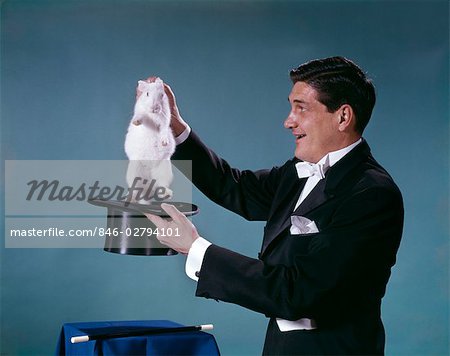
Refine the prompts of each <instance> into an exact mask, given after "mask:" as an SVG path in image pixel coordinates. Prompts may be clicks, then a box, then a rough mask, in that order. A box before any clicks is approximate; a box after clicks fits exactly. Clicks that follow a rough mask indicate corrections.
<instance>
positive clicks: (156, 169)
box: [125, 78, 175, 204]
mask: <svg viewBox="0 0 450 356" xmlns="http://www.w3.org/2000/svg"><path fill="white" fill-rule="evenodd" d="M138 90H139V91H141V92H142V94H141V95H140V96H139V98H138V99H137V100H136V104H135V106H134V115H133V118H132V119H131V122H130V124H129V126H128V132H127V135H126V138H125V153H126V154H127V156H128V159H129V160H130V162H129V163H128V170H127V183H128V186H129V187H131V186H133V182H134V181H135V180H136V182H135V183H134V188H142V189H143V192H144V194H146V196H151V195H153V193H154V192H155V189H156V188H159V189H161V188H163V189H164V190H165V194H163V195H165V196H166V197H168V198H170V197H172V190H170V189H169V186H170V184H171V183H172V180H173V173H172V165H171V163H170V157H171V156H172V154H173V153H174V152H175V139H174V136H173V132H172V129H171V128H170V107H169V99H168V98H167V95H166V93H165V92H164V83H163V81H162V80H161V79H159V78H157V79H156V81H155V82H152V83H148V82H145V81H142V80H140V81H139V82H138ZM144 180H146V181H144ZM153 180H154V184H153V185H152V181H153ZM148 189H152V193H150V192H148ZM147 193H149V194H147ZM141 197H142V195H141ZM133 201H135V202H138V203H141V204H150V201H149V200H143V199H139V198H138V197H136V196H133Z"/></svg>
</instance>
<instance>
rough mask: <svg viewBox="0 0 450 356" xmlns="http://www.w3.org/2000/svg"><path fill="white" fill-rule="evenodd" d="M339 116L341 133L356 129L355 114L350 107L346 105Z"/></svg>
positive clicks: (340, 110) (341, 108) (339, 112)
mask: <svg viewBox="0 0 450 356" xmlns="http://www.w3.org/2000/svg"><path fill="white" fill-rule="evenodd" d="M336 113H337V115H338V125H339V126H338V129H339V131H346V130H348V129H350V128H352V127H353V128H354V127H355V124H356V121H355V120H356V119H355V113H354V112H353V109H352V107H351V106H350V105H348V104H344V105H342V106H341V107H340V108H339V109H338V110H337V111H336Z"/></svg>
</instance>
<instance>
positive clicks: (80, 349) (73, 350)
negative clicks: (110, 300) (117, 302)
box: [56, 320, 220, 356]
mask: <svg viewBox="0 0 450 356" xmlns="http://www.w3.org/2000/svg"><path fill="white" fill-rule="evenodd" d="M179 326H184V325H181V324H178V323H175V322H173V321H168V320H140V321H108V322H83V323H66V324H64V325H63V327H62V329H61V334H60V336H59V339H58V345H57V349H56V355H83V356H86V355H220V353H219V349H218V347H217V343H216V340H215V339H214V336H213V335H211V334H208V333H206V332H203V331H192V332H179V333H167V334H157V335H146V336H133V337H125V338H116V339H106V340H92V341H88V342H83V343H78V344H72V343H71V342H70V338H71V337H73V336H80V335H86V334H88V335H89V334H96V333H109V332H119V331H129V330H133V329H139V328H143V327H146V328H149V327H151V328H153V327H154V328H170V327H179Z"/></svg>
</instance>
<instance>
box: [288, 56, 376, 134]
mask: <svg viewBox="0 0 450 356" xmlns="http://www.w3.org/2000/svg"><path fill="white" fill-rule="evenodd" d="M290 77H291V80H292V82H293V83H294V84H295V83H297V82H305V83H306V84H308V85H310V86H311V87H312V88H314V89H315V90H316V91H317V94H318V98H317V100H318V101H319V102H321V103H322V104H323V105H325V106H326V107H327V109H328V111H329V112H335V111H336V110H337V109H339V108H340V107H341V106H342V105H344V104H348V105H350V106H351V107H352V109H353V111H354V113H355V117H356V125H355V129H356V131H358V132H359V133H360V134H362V132H363V131H364V128H365V127H366V125H367V123H368V122H369V119H370V115H371V114H372V109H373V107H374V105H375V100H376V99H375V87H374V86H373V84H372V81H371V80H370V79H369V78H367V77H366V75H365V74H364V72H363V71H362V70H361V68H359V67H358V66H357V65H356V64H355V63H353V62H352V61H350V60H348V59H346V58H344V57H330V58H324V59H316V60H313V61H310V62H307V63H305V64H302V65H301V66H300V67H298V68H297V69H293V70H291V72H290Z"/></svg>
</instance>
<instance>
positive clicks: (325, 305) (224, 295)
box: [196, 187, 403, 320]
mask: <svg viewBox="0 0 450 356" xmlns="http://www.w3.org/2000/svg"><path fill="white" fill-rule="evenodd" d="M402 226H403V203H402V199H401V195H400V193H399V192H398V191H396V190H395V189H391V188H390V187H388V188H383V187H375V188H372V189H364V190H362V191H360V192H358V193H356V194H354V195H352V196H351V197H349V198H348V199H346V200H345V201H344V202H343V203H342V204H341V205H340V207H339V208H338V209H337V210H336V211H335V213H334V215H333V219H332V222H331V223H330V225H329V226H328V227H326V228H324V229H323V231H321V232H319V233H317V234H316V235H315V236H314V237H312V239H311V243H310V245H309V248H308V251H307V253H303V254H297V255H296V256H295V259H294V264H293V265H292V266H291V267H287V266H285V265H281V264H279V265H269V264H267V263H265V262H263V261H261V260H256V259H252V258H249V257H246V256H242V255H240V254H237V253H235V252H232V251H229V250H226V249H224V248H221V247H218V246H216V245H212V246H210V247H209V248H208V250H207V251H206V255H205V259H204V261H203V265H202V269H201V271H200V278H199V282H198V286H197V291H196V295H197V296H201V297H206V298H214V299H218V300H222V301H225V302H230V303H235V304H238V305H241V306H243V307H246V308H248V309H251V310H254V311H257V312H260V313H264V314H266V315H267V316H269V317H279V318H283V319H286V320H297V319H300V318H303V317H310V318H317V319H320V318H321V316H322V315H326V317H330V316H332V315H341V314H342V313H349V312H350V313H351V312H352V311H354V310H358V309H359V310H360V308H361V307H362V308H364V307H366V305H365V304H371V303H372V302H373V303H379V302H380V300H381V297H382V296H383V294H384V289H385V286H386V283H387V280H388V278H389V275H390V268H391V266H392V265H393V264H394V263H395V254H396V251H397V248H398V244H399V241H400V236H401V231H402ZM288 238H297V239H298V238H302V237H301V236H289V237H288ZM363 304H364V305H363Z"/></svg>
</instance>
